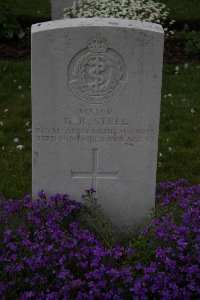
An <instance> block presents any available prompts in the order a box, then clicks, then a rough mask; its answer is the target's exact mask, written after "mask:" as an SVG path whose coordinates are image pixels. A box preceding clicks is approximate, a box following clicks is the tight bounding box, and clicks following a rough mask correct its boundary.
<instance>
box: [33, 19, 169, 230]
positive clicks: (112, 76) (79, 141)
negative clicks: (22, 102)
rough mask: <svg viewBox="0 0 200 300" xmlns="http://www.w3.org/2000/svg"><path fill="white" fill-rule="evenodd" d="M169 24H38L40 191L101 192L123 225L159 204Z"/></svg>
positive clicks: (36, 181) (36, 186) (36, 163)
mask: <svg viewBox="0 0 200 300" xmlns="http://www.w3.org/2000/svg"><path fill="white" fill-rule="evenodd" d="M163 38H164V34H163V30H162V27H161V26H160V25H157V24H151V23H146V22H139V21H129V20H119V19H96V18H94V19H73V20H60V21H54V22H46V23H43V24H36V25H34V26H33V27H32V116H33V145H32V146H33V179H32V181H33V186H32V189H33V195H34V196H36V194H37V192H38V190H41V189H44V190H45V191H47V193H48V194H55V193H57V192H58V193H68V194H70V195H71V196H72V197H73V198H74V199H77V200H79V199H81V195H82V194H83V192H84V190H85V189H89V188H91V187H93V188H95V189H96V190H97V196H98V199H99V202H100V203H101V204H102V205H103V208H104V210H105V212H106V214H107V216H109V217H110V219H111V220H112V222H113V224H114V225H115V226H116V227H117V228H118V229H119V230H120V232H123V231H126V232H128V231H129V230H132V229H133V227H134V226H135V225H136V224H139V223H140V221H141V220H142V219H143V218H145V217H146V216H147V215H148V214H149V212H150V210H151V209H152V208H153V207H154V201H155V200H154V199H155V198H154V196H155V184H156V166H157V144H158V133H159V116H160V100H161V78H162V56H163Z"/></svg>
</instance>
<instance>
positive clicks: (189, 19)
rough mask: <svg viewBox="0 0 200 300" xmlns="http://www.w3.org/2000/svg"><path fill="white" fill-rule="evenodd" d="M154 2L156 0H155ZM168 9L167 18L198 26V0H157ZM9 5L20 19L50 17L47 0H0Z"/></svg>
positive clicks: (194, 26) (181, 23)
mask: <svg viewBox="0 0 200 300" xmlns="http://www.w3.org/2000/svg"><path fill="white" fill-rule="evenodd" d="M155 2H156V1H155ZM159 2H161V3H164V4H165V5H166V6H167V7H168V8H169V11H170V14H169V19H172V20H176V22H177V24H180V25H179V26H180V27H181V28H183V26H184V24H188V25H192V28H196V27H197V26H200V20H199V15H200V2H199V0H190V1H188V0H176V1H174V0H159ZM5 3H6V6H7V7H9V8H10V9H11V10H12V11H13V12H14V13H15V14H16V15H17V16H18V18H20V19H26V20H28V19H29V20H32V21H34V20H38V19H40V21H42V20H47V19H50V11H51V9H50V1H49V0H7V1H6V2H5V1H4V0H0V4H3V5H5Z"/></svg>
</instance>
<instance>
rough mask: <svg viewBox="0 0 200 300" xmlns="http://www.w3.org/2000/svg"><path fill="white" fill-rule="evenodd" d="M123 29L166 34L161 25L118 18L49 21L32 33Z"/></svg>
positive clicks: (38, 24)
mask: <svg viewBox="0 0 200 300" xmlns="http://www.w3.org/2000/svg"><path fill="white" fill-rule="evenodd" d="M90 26H102V27H116V28H117V27H122V28H128V29H136V30H137V29H138V30H144V31H153V32H157V33H161V34H164V30H163V28H162V26H161V25H160V24H156V23H151V22H146V21H139V20H126V19H118V18H75V19H62V20H56V21H48V22H43V23H37V24H33V25H32V28H31V32H32V34H33V33H36V32H40V31H48V30H53V29H61V28H69V27H71V28H73V27H90Z"/></svg>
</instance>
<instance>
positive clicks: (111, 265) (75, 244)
mask: <svg viewBox="0 0 200 300" xmlns="http://www.w3.org/2000/svg"><path fill="white" fill-rule="evenodd" d="M93 193H94V190H90V191H87V197H88V196H89V197H91V196H92V195H93ZM156 202H157V207H159V210H157V212H156V216H155V217H154V218H153V219H152V220H151V221H150V223H149V225H148V226H146V227H144V228H143V229H141V232H140V233H139V234H138V236H137V237H136V238H132V239H131V241H130V240H129V247H128V248H126V247H124V246H121V245H120V244H115V245H114V246H113V247H110V248H109V247H106V246H105V244H103V243H102V242H101V241H100V239H99V238H98V236H97V235H95V234H94V233H92V232H91V231H90V230H88V229H86V228H84V227H83V225H82V224H81V223H80V222H77V219H79V214H80V212H81V211H82V209H83V205H82V204H81V203H79V202H76V201H74V200H71V199H70V198H69V196H67V195H55V196H53V197H50V198H49V199H47V197H46V195H45V193H44V192H43V191H41V192H40V193H39V198H38V200H37V201H32V200H31V199H30V197H29V196H26V197H25V198H24V199H23V200H6V199H1V200H0V222H1V224H2V226H1V229H0V244H1V247H0V268H1V272H0V298H2V299H4V298H5V299H24V300H25V299H41V300H42V299H45V300H46V299H49V300H50V299H54V300H56V299H77V300H78V299H81V300H82V299H91V300H92V299H119V300H120V299H198V298H199V297H200V287H199V280H200V218H199V215H200V186H189V185H188V183H187V182H186V181H185V180H179V181H177V182H175V183H172V182H166V183H160V184H159V186H158V192H157V197H156Z"/></svg>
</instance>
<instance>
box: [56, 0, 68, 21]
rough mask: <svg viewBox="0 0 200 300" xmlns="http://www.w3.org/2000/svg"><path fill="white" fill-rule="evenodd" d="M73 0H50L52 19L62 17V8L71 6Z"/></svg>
mask: <svg viewBox="0 0 200 300" xmlns="http://www.w3.org/2000/svg"><path fill="white" fill-rule="evenodd" d="M73 2H74V0H51V17H52V20H60V19H63V10H64V8H67V7H70V6H72V4H73Z"/></svg>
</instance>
